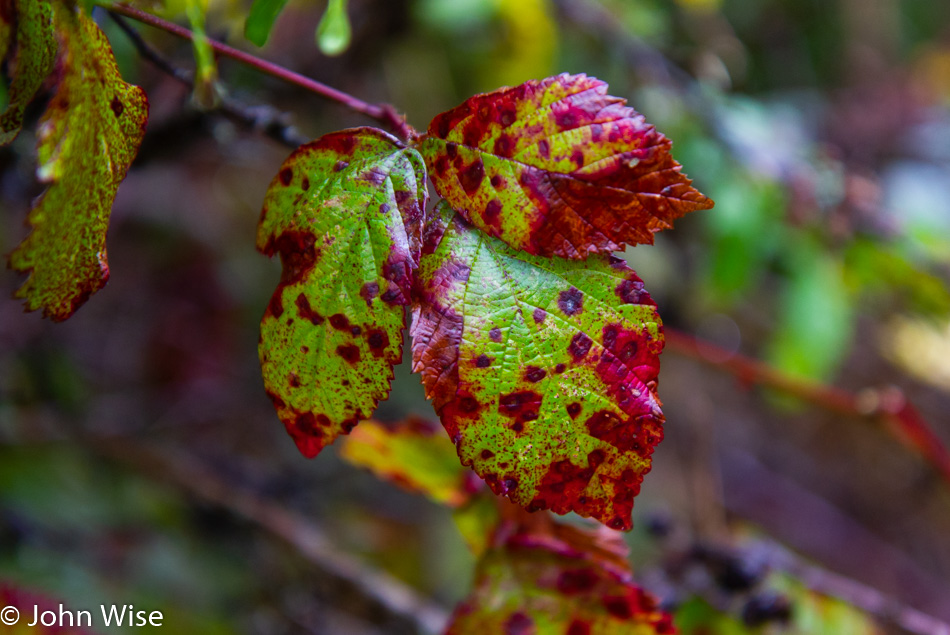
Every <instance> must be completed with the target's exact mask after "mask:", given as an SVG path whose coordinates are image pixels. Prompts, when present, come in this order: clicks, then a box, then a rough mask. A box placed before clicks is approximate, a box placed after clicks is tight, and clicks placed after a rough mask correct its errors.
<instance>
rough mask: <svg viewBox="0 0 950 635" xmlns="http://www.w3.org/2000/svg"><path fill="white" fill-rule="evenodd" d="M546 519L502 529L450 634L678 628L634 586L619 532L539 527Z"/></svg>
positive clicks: (572, 634) (586, 633) (602, 633)
mask: <svg viewBox="0 0 950 635" xmlns="http://www.w3.org/2000/svg"><path fill="white" fill-rule="evenodd" d="M543 518H544V517H541V518H540V519H538V518H537V517H535V519H534V520H535V522H534V523H532V524H531V525H527V526H526V525H521V526H518V527H516V528H515V530H514V531H511V530H510V529H509V530H508V531H507V533H506V531H505V529H504V528H502V529H500V530H499V532H498V534H500V539H497V543H498V544H497V546H496V547H495V548H494V549H492V550H490V551H488V552H487V553H486V554H485V556H484V557H483V558H482V560H481V561H480V562H479V564H478V569H477V572H476V579H475V588H474V590H473V591H472V593H471V595H469V597H468V598H467V599H466V600H465V601H464V602H462V603H461V604H460V605H459V606H458V607H457V608H456V610H455V612H454V614H453V616H452V621H451V623H450V624H449V626H448V628H447V630H446V633H447V635H468V634H472V635H481V634H482V633H519V634H520V633H524V634H527V633H531V634H532V635H547V634H551V635H554V634H556V635H562V634H564V633H567V634H568V635H581V634H583V635H612V634H616V635H620V634H624V635H628V634H629V635H647V634H659V633H674V632H675V629H674V628H673V623H672V619H671V617H670V616H669V615H668V614H666V613H664V612H662V611H661V610H660V609H659V608H658V606H657V602H656V600H655V599H654V598H653V597H652V596H651V595H649V594H648V593H646V592H644V591H643V590H641V589H640V588H638V587H637V586H636V585H635V584H634V583H633V579H632V575H631V573H630V568H629V565H627V562H626V551H625V545H623V542H622V541H620V540H619V539H618V537H617V535H616V534H613V535H612V537H611V538H605V537H604V536H602V535H600V534H598V533H590V532H587V531H584V530H582V529H579V528H576V527H571V526H567V525H558V524H555V523H550V522H547V523H545V524H544V525H541V526H540V527H539V526H538V525H539V523H538V522H537V520H541V519H543ZM545 525H547V526H545ZM604 531H607V530H604ZM498 534H496V536H497V535H498Z"/></svg>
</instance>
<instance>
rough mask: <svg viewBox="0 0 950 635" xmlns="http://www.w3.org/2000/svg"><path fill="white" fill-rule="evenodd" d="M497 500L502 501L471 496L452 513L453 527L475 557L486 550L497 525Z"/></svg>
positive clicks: (484, 496) (487, 497) (487, 496)
mask: <svg viewBox="0 0 950 635" xmlns="http://www.w3.org/2000/svg"><path fill="white" fill-rule="evenodd" d="M456 462H458V459H456ZM499 500H502V499H498V498H496V497H495V496H492V495H489V494H487V493H486V494H484V495H481V496H472V497H471V498H470V499H469V501H468V502H467V503H466V504H465V505H462V506H461V507H459V508H458V509H455V510H453V511H452V519H453V520H454V521H455V526H456V527H457V528H458V530H459V533H460V534H461V535H462V539H463V540H465V544H466V545H468V548H469V550H470V551H471V552H472V553H473V554H474V555H475V556H476V557H480V556H481V555H482V554H484V553H485V551H486V550H487V549H488V547H489V541H490V540H491V537H492V534H493V533H494V532H495V527H496V526H497V525H498V518H499V515H498V501H499Z"/></svg>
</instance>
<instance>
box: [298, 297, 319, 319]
mask: <svg viewBox="0 0 950 635" xmlns="http://www.w3.org/2000/svg"><path fill="white" fill-rule="evenodd" d="M294 304H295V305H296V306H297V315H299V316H300V317H301V318H302V319H304V320H310V322H311V323H312V324H323V317H322V316H321V315H320V314H319V313H317V312H316V311H314V310H313V309H312V308H311V307H310V300H308V299H307V296H305V295H304V294H302V293H301V294H300V295H298V296H297V299H296V300H294Z"/></svg>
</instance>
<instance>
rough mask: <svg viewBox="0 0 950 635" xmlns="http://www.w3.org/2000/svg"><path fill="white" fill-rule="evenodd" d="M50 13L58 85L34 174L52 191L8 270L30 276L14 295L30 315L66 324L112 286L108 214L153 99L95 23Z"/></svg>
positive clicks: (72, 13)
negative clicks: (123, 70)
mask: <svg viewBox="0 0 950 635" xmlns="http://www.w3.org/2000/svg"><path fill="white" fill-rule="evenodd" d="M27 4H28V5H29V4H30V2H29V1H28V2H27ZM53 7H54V8H53V11H54V18H55V23H56V30H57V34H58V37H59V39H60V42H61V52H60V61H59V64H58V70H57V72H58V73H59V78H58V79H59V82H58V85H57V88H56V94H55V95H54V96H53V99H52V100H51V101H50V103H49V106H48V107H47V109H46V112H45V113H44V114H43V117H42V119H41V121H40V127H39V131H38V133H37V136H38V140H37V152H38V155H39V168H38V169H37V177H38V178H39V180H40V181H42V182H44V183H47V184H49V188H48V189H47V190H46V192H45V193H44V194H43V196H42V197H41V198H40V200H39V202H38V203H37V204H36V205H35V206H34V207H33V209H32V210H31V211H30V214H29V216H28V218H27V220H28V222H29V224H30V225H32V227H33V232H32V233H31V234H30V235H29V236H27V237H26V239H25V240H24V241H23V242H22V243H21V244H20V245H19V246H18V247H17V248H16V249H15V250H14V251H13V253H12V254H11V255H10V266H11V267H13V268H14V269H16V270H18V271H21V272H24V273H27V272H28V273H29V274H30V276H29V278H27V280H26V282H24V283H23V286H22V287H20V289H19V290H17V292H16V297H18V298H23V299H25V300H26V308H27V310H29V311H34V310H36V309H43V314H44V315H46V316H47V317H50V318H52V319H53V320H56V321H60V320H65V319H66V318H68V317H69V316H70V315H72V314H73V313H74V312H75V311H76V309H78V308H79V307H80V306H81V305H82V304H83V303H84V302H85V301H86V300H87V299H89V296H90V295H92V294H93V293H95V292H96V291H98V290H99V289H101V288H102V287H103V286H105V284H106V282H107V281H108V279H109V265H108V261H107V258H106V232H107V230H108V227H109V214H110V212H111V210H112V201H113V200H114V199H115V193H116V190H117V189H118V187H119V183H121V182H122V179H124V178H125V173H126V171H127V170H128V167H129V164H130V163H132V160H133V159H134V158H135V154H136V152H137V151H138V147H139V144H140V143H141V142H142V137H143V135H144V134H145V122H146V120H147V119H148V101H147V100H146V98H145V93H144V92H143V91H142V89H140V88H138V87H136V86H132V85H130V84H126V83H125V82H123V81H122V78H121V77H120V76H119V70H118V68H116V64H115V58H114V57H113V55H112V49H111V48H110V46H109V41H108V40H107V39H106V37H105V35H103V33H102V31H100V30H99V27H97V26H96V24H95V22H93V21H92V20H91V19H89V18H88V17H87V16H86V15H85V14H83V13H82V12H81V11H80V10H78V9H71V8H69V7H68V6H67V5H66V3H62V2H57V3H54V5H53Z"/></svg>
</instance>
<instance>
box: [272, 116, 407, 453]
mask: <svg viewBox="0 0 950 635" xmlns="http://www.w3.org/2000/svg"><path fill="white" fill-rule="evenodd" d="M425 202H426V191H425V167H424V165H423V163H422V158H421V157H420V156H419V154H418V153H417V152H416V151H415V150H412V149H409V148H405V147H403V146H402V145H401V144H400V143H399V142H398V141H397V140H396V139H395V138H394V137H391V136H390V135H388V134H386V133H384V132H382V131H380V130H375V129H372V128H357V129H352V130H344V131H342V132H336V133H333V134H329V135H326V136H324V137H321V138H320V139H318V140H317V141H314V142H312V143H309V144H306V145H304V146H301V147H300V148H298V149H297V150H296V151H294V153H293V154H291V155H290V157H289V158H288V159H287V160H286V161H285V162H284V164H283V165H282V166H281V168H280V171H279V172H278V173H277V176H276V177H275V178H274V180H273V182H272V183H271V185H270V189H269V190H268V191H267V196H266V198H265V200H264V209H263V211H262V213H261V222H260V225H259V227H258V233H257V247H258V249H259V250H261V251H262V252H263V253H264V254H266V255H268V256H273V255H274V254H278V253H279V254H280V256H281V262H282V264H283V273H282V275H281V279H280V283H279V284H278V285H277V290H276V291H275V292H274V295H273V297H272V298H271V301H270V304H269V305H268V307H267V311H266V312H265V314H264V319H263V320H262V322H261V342H260V348H259V352H260V358H261V367H262V370H263V374H264V385H265V388H266V390H267V392H268V394H269V395H270V396H271V399H272V400H273V402H274V406H275V407H276V409H277V412H278V414H279V415H280V418H281V420H282V421H283V422H284V425H285V426H286V427H287V431H288V432H289V433H290V435H291V436H292V437H293V438H294V440H295V441H296V443H297V447H298V448H300V451H301V452H302V453H303V454H304V455H306V456H308V457H313V456H316V455H317V453H318V452H320V450H321V449H322V448H323V447H324V446H326V445H328V444H330V443H332V442H333V440H334V439H335V438H336V437H337V436H339V435H340V434H345V433H347V432H349V431H350V430H351V429H352V428H353V427H354V426H355V425H356V423H357V422H358V421H359V420H361V419H365V418H367V417H369V416H370V415H371V414H372V412H373V410H375V408H376V405H377V404H378V403H379V401H380V400H381V399H384V398H386V396H388V395H389V386H390V381H391V380H392V376H393V371H392V367H393V365H394V364H397V363H399V361H400V360H401V359H402V329H403V327H404V326H405V311H404V309H403V307H404V306H406V305H408V304H409V302H410V287H411V275H412V269H414V268H415V266H416V264H417V263H418V259H419V249H420V227H421V224H422V221H423V211H424V209H425Z"/></svg>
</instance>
